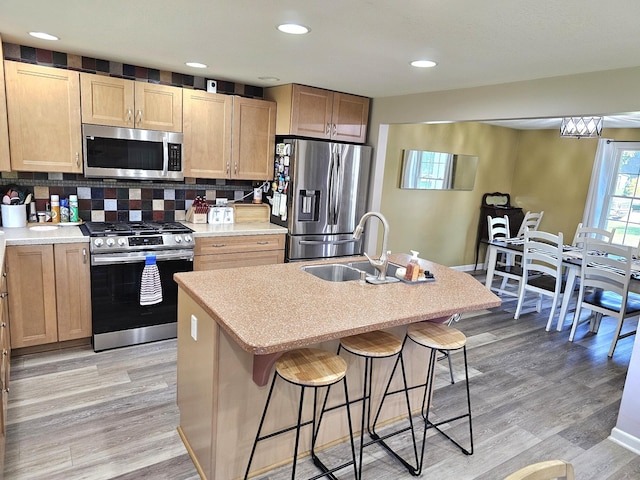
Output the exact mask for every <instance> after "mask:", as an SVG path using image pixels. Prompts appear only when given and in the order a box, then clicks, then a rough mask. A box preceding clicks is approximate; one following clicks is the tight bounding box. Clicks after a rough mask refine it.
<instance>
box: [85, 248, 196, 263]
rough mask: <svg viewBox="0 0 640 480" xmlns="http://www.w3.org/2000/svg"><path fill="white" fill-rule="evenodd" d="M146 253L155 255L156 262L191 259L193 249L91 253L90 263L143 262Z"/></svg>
mask: <svg viewBox="0 0 640 480" xmlns="http://www.w3.org/2000/svg"><path fill="white" fill-rule="evenodd" d="M147 255H155V256H156V262H163V261H169V260H190V261H193V250H184V249H182V250H168V251H158V252H153V251H151V252H126V253H105V254H98V255H91V265H116V264H120V263H138V262H144V261H145V258H146V257H147Z"/></svg>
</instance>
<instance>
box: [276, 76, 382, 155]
mask: <svg viewBox="0 0 640 480" xmlns="http://www.w3.org/2000/svg"><path fill="white" fill-rule="evenodd" d="M265 98H268V99H269V100H274V101H276V102H277V104H278V117H277V123H276V133H277V134H278V135H300V136H304V137H312V138H322V139H328V140H338V141H346V142H354V143H364V142H365V141H366V138H367V123H368V120H369V99H368V98H366V97H359V96H357V95H349V94H346V93H339V92H332V91H329V90H323V89H320V88H314V87H307V86H304V85H297V84H288V85H281V86H279V87H271V88H267V89H265Z"/></svg>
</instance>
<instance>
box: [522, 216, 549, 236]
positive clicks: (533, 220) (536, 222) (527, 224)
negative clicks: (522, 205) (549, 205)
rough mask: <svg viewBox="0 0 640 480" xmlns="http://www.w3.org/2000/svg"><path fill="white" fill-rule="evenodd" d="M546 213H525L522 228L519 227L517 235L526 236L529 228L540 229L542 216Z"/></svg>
mask: <svg viewBox="0 0 640 480" xmlns="http://www.w3.org/2000/svg"><path fill="white" fill-rule="evenodd" d="M543 215H544V211H542V212H538V213H536V212H527V213H526V214H525V215H524V219H523V220H522V223H521V224H520V228H519V229H518V235H516V236H517V237H524V232H526V231H527V230H538V227H539V226H540V221H541V220H542V216H543Z"/></svg>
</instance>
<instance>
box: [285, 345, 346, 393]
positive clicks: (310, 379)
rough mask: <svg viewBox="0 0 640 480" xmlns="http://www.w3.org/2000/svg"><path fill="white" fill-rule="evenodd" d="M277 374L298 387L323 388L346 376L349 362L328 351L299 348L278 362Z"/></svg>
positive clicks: (286, 354)
mask: <svg viewBox="0 0 640 480" xmlns="http://www.w3.org/2000/svg"><path fill="white" fill-rule="evenodd" d="M276 372H278V375H280V376H281V377H282V378H283V379H285V380H286V381H288V382H291V383H295V384H296V385H304V386H305V387H323V386H326V385H332V384H334V383H336V382H338V381H339V380H341V379H342V378H343V377H344V376H345V375H346V373H347V362H345V361H344V359H343V358H341V357H340V356H338V355H336V354H335V353H331V352H327V351H326V350H320V349H319V348H298V349H296V350H290V351H288V352H286V353H284V354H283V355H282V356H281V357H280V358H279V359H278V360H277V361H276Z"/></svg>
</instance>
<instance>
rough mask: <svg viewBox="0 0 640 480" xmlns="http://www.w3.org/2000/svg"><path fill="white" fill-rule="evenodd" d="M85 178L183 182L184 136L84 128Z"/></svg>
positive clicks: (93, 126)
mask: <svg viewBox="0 0 640 480" xmlns="http://www.w3.org/2000/svg"><path fill="white" fill-rule="evenodd" d="M82 139H83V140H82V150H83V155H84V175H85V176H86V177H100V178H122V179H138V180H183V179H184V173H183V169H182V134H181V133H175V132H162V131H156V130H142V129H139V128H121V127H109V126H104V125H90V124H83V125H82Z"/></svg>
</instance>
